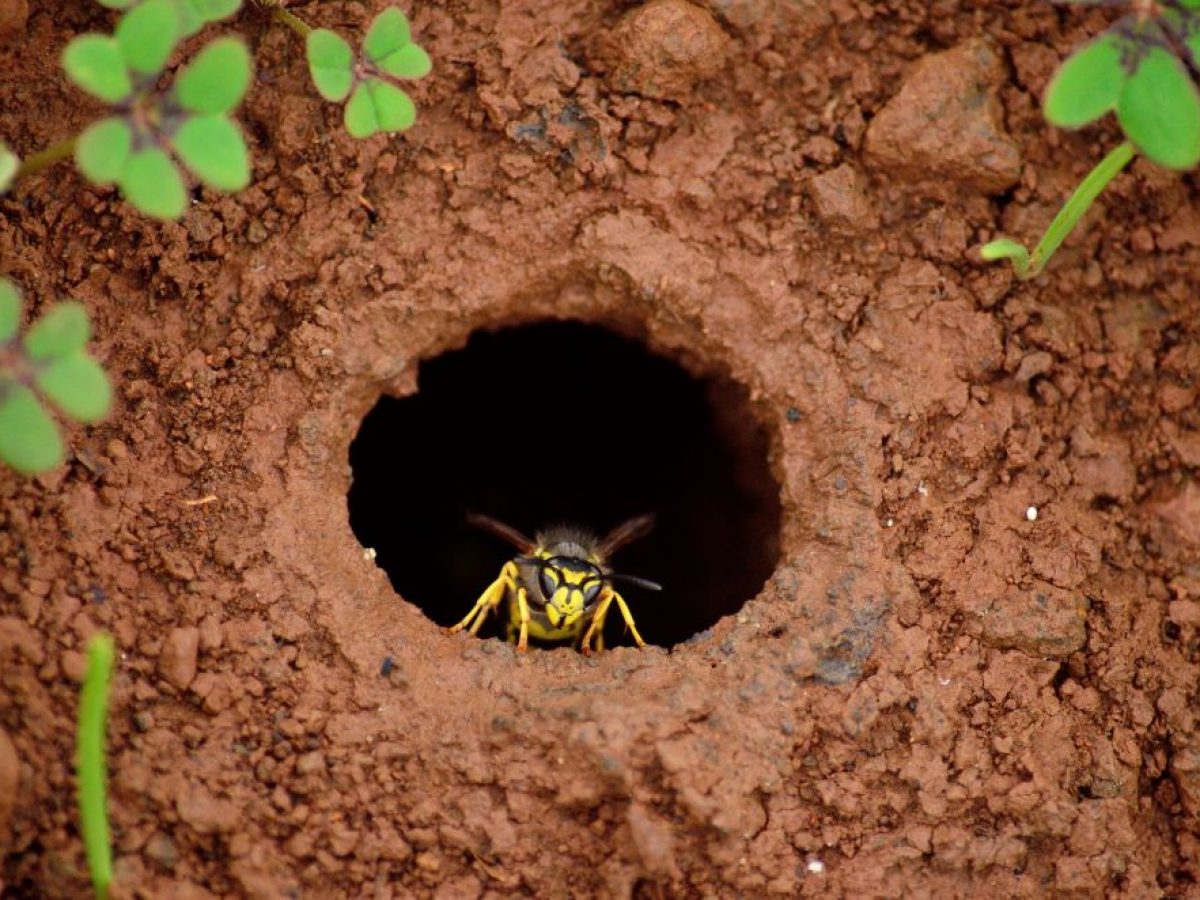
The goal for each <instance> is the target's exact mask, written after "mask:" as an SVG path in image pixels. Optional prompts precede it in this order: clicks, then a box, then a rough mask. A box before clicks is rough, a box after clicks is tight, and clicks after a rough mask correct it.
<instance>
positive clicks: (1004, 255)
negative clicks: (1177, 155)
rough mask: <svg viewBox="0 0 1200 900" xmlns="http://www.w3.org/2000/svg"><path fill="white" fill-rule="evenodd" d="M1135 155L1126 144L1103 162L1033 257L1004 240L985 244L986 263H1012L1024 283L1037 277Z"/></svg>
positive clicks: (1072, 198) (1077, 190)
mask: <svg viewBox="0 0 1200 900" xmlns="http://www.w3.org/2000/svg"><path fill="white" fill-rule="evenodd" d="M1133 154H1134V149H1133V144H1131V143H1129V141H1125V142H1124V143H1122V144H1120V145H1118V146H1117V147H1116V148H1114V149H1113V150H1111V151H1110V152H1109V154H1108V155H1107V156H1105V157H1104V159H1102V160H1100V162H1098V163H1097V164H1096V166H1095V168H1093V169H1092V171H1090V172H1088V173H1087V175H1086V176H1085V177H1084V179H1083V181H1081V182H1080V183H1079V187H1077V188H1075V193H1073V194H1072V195H1071V196H1070V198H1069V199H1068V200H1067V202H1066V203H1064V204H1063V207H1062V209H1060V210H1059V211H1058V215H1056V216H1055V217H1054V220H1053V221H1052V222H1051V223H1050V227H1049V228H1047V229H1046V233H1045V234H1044V235H1042V239H1041V240H1040V241H1038V245H1037V246H1036V247H1035V248H1034V249H1033V254H1032V255H1030V254H1029V253H1028V252H1027V251H1026V250H1025V248H1024V247H1023V246H1021V245H1020V244H1018V243H1017V242H1016V241H1011V240H1007V239H1005V238H1001V239H999V240H995V241H991V242H990V243H988V244H986V245H984V247H983V248H982V250H981V251H980V252H981V255H982V256H983V258H984V259H986V260H996V259H1007V260H1009V261H1010V262H1011V263H1012V265H1013V270H1014V271H1015V272H1016V275H1017V278H1019V279H1020V280H1021V281H1028V280H1029V279H1030V278H1035V277H1037V275H1038V274H1040V273H1041V271H1042V269H1044V268H1045V267H1046V263H1048V262H1049V261H1050V257H1052V256H1053V255H1054V251H1056V250H1057V249H1058V248H1059V246H1060V245H1061V244H1062V242H1063V241H1064V240H1065V239H1066V237H1067V235H1068V234H1070V233H1071V230H1072V229H1073V228H1074V227H1075V226H1076V225H1077V224H1078V223H1079V220H1080V219H1082V218H1083V214H1084V213H1086V212H1087V211H1088V209H1089V208H1090V207H1091V205H1092V204H1093V203H1094V202H1095V201H1096V198H1097V197H1099V196H1100V192H1101V191H1103V190H1104V189H1105V188H1106V187H1108V183H1109V182H1110V181H1112V180H1113V179H1114V178H1116V177H1117V175H1118V174H1119V173H1120V171H1121V170H1122V169H1124V168H1125V167H1126V166H1127V165H1129V161H1130V160H1131V159H1133Z"/></svg>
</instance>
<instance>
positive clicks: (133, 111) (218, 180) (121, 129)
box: [63, 0, 251, 219]
mask: <svg viewBox="0 0 1200 900" xmlns="http://www.w3.org/2000/svg"><path fill="white" fill-rule="evenodd" d="M180 5H181V4H180V0H142V2H141V3H139V4H138V5H136V6H134V7H132V8H131V9H130V10H129V11H128V12H127V13H125V15H124V16H122V18H121V21H120V22H119V23H118V25H117V28H116V31H115V32H114V34H113V35H112V36H109V35H104V34H85V35H83V36H81V37H78V38H75V40H73V41H71V43H70V44H68V45H67V48H66V50H65V51H64V53H63V68H64V69H66V72H67V75H68V77H70V79H71V80H72V81H74V82H75V83H76V84H77V85H78V86H79V87H81V88H83V89H84V90H85V91H87V92H88V93H90V94H92V95H93V96H95V97H97V98H99V99H100V100H103V101H105V102H106V103H108V104H110V105H111V106H112V107H113V110H114V112H115V115H112V116H109V117H107V118H104V119H101V120H100V121H99V122H96V123H94V124H93V125H91V126H90V127H89V128H87V129H86V130H85V131H84V132H83V133H82V134H81V135H80V136H79V139H78V141H77V142H76V144H75V162H76V165H78V167H79V170H80V171H81V172H83V174H84V175H85V176H86V177H87V178H88V179H89V180H90V181H93V182H95V183H97V184H111V183H114V182H115V183H116V184H117V186H118V187H119V188H120V190H121V193H122V194H123V195H124V196H125V198H126V199H127V200H128V201H129V202H130V203H132V204H133V205H134V206H136V207H137V208H138V209H140V210H141V211H142V212H144V213H147V214H149V215H151V216H155V217H156V218H160V219H178V218H179V217H180V216H181V215H183V213H184V210H185V209H186V208H187V189H186V186H185V184H184V180H183V176H182V174H181V173H180V171H179V168H178V167H177V166H176V164H175V161H174V159H172V154H173V155H174V157H176V158H177V159H179V160H180V161H181V162H182V163H183V164H184V166H186V167H187V169H188V170H190V171H191V172H192V174H194V175H195V176H196V177H197V178H199V179H200V181H202V182H203V183H204V184H206V185H208V186H209V187H212V188H215V189H217V190H222V191H237V190H241V189H242V188H244V187H246V185H248V184H249V183H250V162H249V157H248V154H247V152H246V145H245V142H244V141H243V140H242V134H241V131H240V130H239V129H238V127H237V125H235V124H234V122H233V120H232V119H230V118H229V115H228V114H229V113H230V112H231V111H232V110H233V109H234V107H236V106H237V105H238V103H240V102H241V100H242V97H243V96H244V95H245V93H246V88H247V87H248V86H249V84H250V74H251V66H250V54H249V52H248V51H247V50H246V46H245V44H243V43H242V42H241V41H240V40H238V39H237V38H228V37H226V38H217V39H216V40H214V41H212V42H211V43H209V44H208V45H207V46H205V47H204V48H203V49H202V50H201V51H200V52H199V53H198V54H197V55H196V57H195V58H194V59H193V60H192V61H191V62H190V63H189V64H188V65H187V67H186V68H185V69H184V70H183V71H182V72H181V73H180V74H179V76H178V77H177V78H176V79H175V86H174V89H173V90H171V91H169V92H164V93H159V92H157V91H156V90H155V83H156V81H157V79H158V76H159V74H160V73H161V72H162V69H163V67H164V66H165V65H166V63H167V59H168V58H169V57H170V55H171V53H172V52H173V51H174V49H175V47H176V45H177V44H178V43H179V41H180V40H181V39H182V38H183V37H184V35H185V33H186V32H185V23H184V22H183V20H182V19H181V16H180V13H179V7H180ZM227 5H228V4H225V5H223V6H220V9H222V10H223V9H225V8H226V7H227ZM193 6H195V7H200V6H203V4H198V3H197V4H193ZM235 8H236V7H235Z"/></svg>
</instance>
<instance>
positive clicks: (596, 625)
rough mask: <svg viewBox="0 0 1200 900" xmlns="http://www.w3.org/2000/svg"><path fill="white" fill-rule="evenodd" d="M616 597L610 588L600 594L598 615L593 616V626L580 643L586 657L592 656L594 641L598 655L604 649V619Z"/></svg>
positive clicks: (580, 650)
mask: <svg viewBox="0 0 1200 900" xmlns="http://www.w3.org/2000/svg"><path fill="white" fill-rule="evenodd" d="M614 595H615V592H614V591H613V589H612V588H609V587H606V588H604V590H603V591H602V592H601V594H600V603H599V605H598V606H597V607H596V614H595V615H594V616H592V621H591V624H590V625H588V630H587V631H585V632H584V633H583V640H582V641H580V642H579V652H580V653H582V654H583V655H584V656H591V655H592V642H593V639H594V640H595V644H596V652H597V653H599V652H600V651H601V650H603V649H604V617H605V616H607V615H608V607H609V606H610V605H611V604H612V601H613V596H614Z"/></svg>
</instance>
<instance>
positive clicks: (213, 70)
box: [175, 37, 251, 113]
mask: <svg viewBox="0 0 1200 900" xmlns="http://www.w3.org/2000/svg"><path fill="white" fill-rule="evenodd" d="M250 72H251V66H250V52H249V51H248V50H247V49H246V45H245V44H243V43H242V42H241V41H239V40H238V39H237V38H229V37H225V38H217V39H216V40H215V41H213V42H212V43H210V44H208V45H207V46H206V47H205V48H204V49H203V50H201V51H200V52H199V53H198V54H197V55H196V58H195V59H193V60H192V61H191V62H190V63H189V64H188V66H187V68H186V69H184V70H183V73H182V74H181V75H180V76H179V79H178V80H177V81H176V82H175V97H176V98H177V99H178V100H179V105H180V106H182V107H183V108H184V109H186V110H188V111H189V112H195V113H226V112H229V111H230V110H231V109H233V108H234V107H235V106H237V105H238V104H239V103H241V101H242V97H244V96H245V95H246V88H247V87H248V86H249V85H250Z"/></svg>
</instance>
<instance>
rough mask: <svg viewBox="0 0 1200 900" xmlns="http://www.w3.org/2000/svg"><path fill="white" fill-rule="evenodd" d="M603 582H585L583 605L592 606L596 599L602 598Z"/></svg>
mask: <svg viewBox="0 0 1200 900" xmlns="http://www.w3.org/2000/svg"><path fill="white" fill-rule="evenodd" d="M603 584H604V582H602V581H599V580H597V581H591V580H588V581H585V582H584V588H583V605H584V606H591V605H592V604H593V603H595V602H596V598H597V597H599V596H600V588H601V587H602V586H603Z"/></svg>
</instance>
